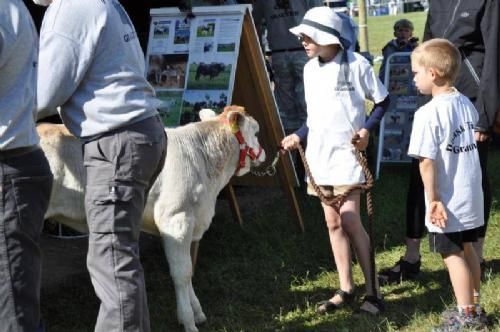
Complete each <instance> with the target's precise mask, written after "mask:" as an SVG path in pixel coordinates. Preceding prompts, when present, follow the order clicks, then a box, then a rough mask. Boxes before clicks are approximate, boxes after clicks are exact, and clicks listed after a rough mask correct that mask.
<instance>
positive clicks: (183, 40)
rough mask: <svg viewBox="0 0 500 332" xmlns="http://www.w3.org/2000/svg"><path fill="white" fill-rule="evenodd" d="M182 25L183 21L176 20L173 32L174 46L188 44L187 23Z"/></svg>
mask: <svg viewBox="0 0 500 332" xmlns="http://www.w3.org/2000/svg"><path fill="white" fill-rule="evenodd" d="M187 22H188V23H184V20H177V21H176V22H175V31H174V44H175V45H180V44H188V43H189V21H187Z"/></svg>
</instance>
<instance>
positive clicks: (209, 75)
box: [187, 62, 232, 90]
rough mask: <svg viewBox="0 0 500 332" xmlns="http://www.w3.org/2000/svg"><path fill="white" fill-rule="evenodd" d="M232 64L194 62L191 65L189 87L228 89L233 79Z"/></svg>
mask: <svg viewBox="0 0 500 332" xmlns="http://www.w3.org/2000/svg"><path fill="white" fill-rule="evenodd" d="M231 68H232V65H231V64H224V63H222V62H212V63H205V62H200V63H196V62H193V63H191V64H190V65H189V73H188V81H187V89H190V90H227V89H229V80H230V79H231Z"/></svg>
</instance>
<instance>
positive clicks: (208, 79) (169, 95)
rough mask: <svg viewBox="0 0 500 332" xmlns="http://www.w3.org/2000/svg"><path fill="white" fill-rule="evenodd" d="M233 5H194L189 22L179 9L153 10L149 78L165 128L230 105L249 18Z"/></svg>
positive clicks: (147, 73) (182, 123)
mask: <svg viewBox="0 0 500 332" xmlns="http://www.w3.org/2000/svg"><path fill="white" fill-rule="evenodd" d="M232 7H233V8H234V7H239V6H224V9H225V10H221V7H194V8H193V13H194V17H190V18H187V17H185V14H183V13H181V12H180V11H179V10H178V9H177V8H160V9H152V10H151V26H150V35H149V41H148V51H147V56H146V57H147V59H146V62H147V64H146V65H147V66H146V68H147V69H146V77H147V79H148V81H149V83H150V84H151V85H152V86H153V87H154V88H155V91H156V95H157V97H158V98H159V99H160V100H161V101H162V104H161V106H160V107H159V111H160V115H161V117H162V120H163V123H164V125H165V126H166V127H177V126H179V125H184V124H186V123H189V122H194V121H198V120H199V118H198V112H199V110H201V109H203V108H211V109H213V110H214V111H215V112H217V113H220V112H222V110H223V109H224V107H225V106H226V105H229V104H230V103H231V96H232V90H233V86H234V78H235V73H236V63H237V59H238V52H239V49H240V36H241V31H242V26H243V14H244V11H241V10H240V11H237V10H236V11H235V10H231V8H232Z"/></svg>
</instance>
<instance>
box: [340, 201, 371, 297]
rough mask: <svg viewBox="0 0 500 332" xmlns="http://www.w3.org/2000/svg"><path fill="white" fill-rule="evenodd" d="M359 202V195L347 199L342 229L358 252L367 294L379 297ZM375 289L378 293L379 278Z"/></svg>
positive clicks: (342, 211)
mask: <svg viewBox="0 0 500 332" xmlns="http://www.w3.org/2000/svg"><path fill="white" fill-rule="evenodd" d="M359 200H360V195H359V193H357V194H352V195H350V196H349V197H348V198H347V199H346V201H345V202H344V205H342V208H341V209H340V214H341V219H342V229H343V230H344V231H345V233H347V235H348V236H349V239H350V240H351V242H352V244H353V246H354V250H355V251H356V256H357V258H358V261H359V265H360V266H361V270H362V271H363V275H364V277H365V287H366V294H367V295H377V296H378V295H379V294H373V286H372V280H371V279H372V278H371V273H370V271H371V263H370V238H369V237H368V234H367V233H366V231H365V229H364V227H363V224H362V223H361V217H360V214H359ZM375 287H376V290H377V292H378V280H377V278H375Z"/></svg>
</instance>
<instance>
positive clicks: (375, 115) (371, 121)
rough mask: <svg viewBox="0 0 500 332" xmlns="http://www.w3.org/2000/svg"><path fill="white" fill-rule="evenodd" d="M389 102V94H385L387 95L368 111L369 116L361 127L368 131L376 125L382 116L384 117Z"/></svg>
mask: <svg viewBox="0 0 500 332" xmlns="http://www.w3.org/2000/svg"><path fill="white" fill-rule="evenodd" d="M390 103H391V98H390V97H389V95H387V97H385V99H384V100H382V101H381V102H380V103H377V104H375V105H374V106H373V109H372V111H371V112H370V117H369V118H368V120H367V121H366V122H365V125H364V126H363V128H365V129H367V130H368V131H370V130H372V129H373V128H374V127H375V126H376V125H378V124H379V123H380V121H382V118H383V117H384V114H385V112H386V111H387V109H388V108H389V104H390Z"/></svg>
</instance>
